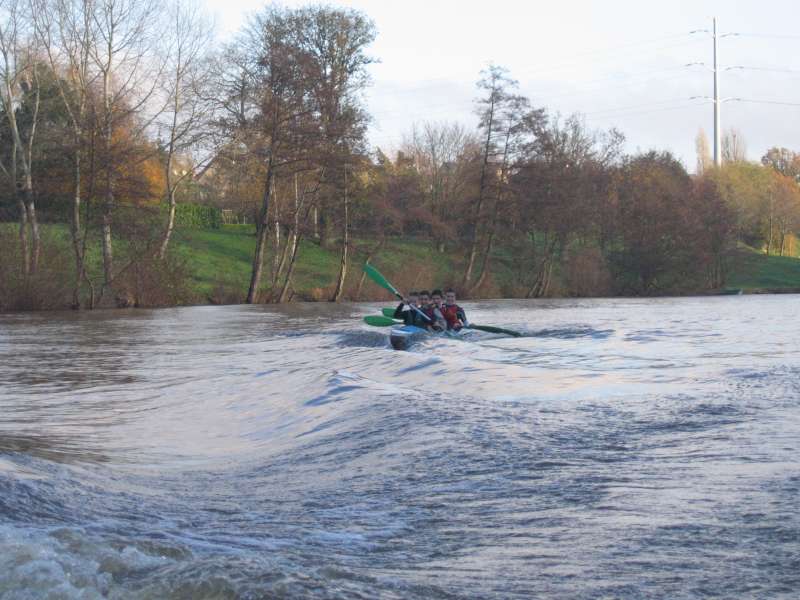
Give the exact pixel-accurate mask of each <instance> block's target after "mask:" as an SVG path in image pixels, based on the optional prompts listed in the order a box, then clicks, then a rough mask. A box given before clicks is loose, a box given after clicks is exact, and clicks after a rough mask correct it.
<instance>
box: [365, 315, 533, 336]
mask: <svg viewBox="0 0 800 600" xmlns="http://www.w3.org/2000/svg"><path fill="white" fill-rule="evenodd" d="M381 312H382V313H383V315H384V316H386V317H393V316H394V309H393V308H384V309H382V310H381ZM467 328H468V329H477V330H478V331H485V332H487V333H502V334H504V335H510V336H512V337H521V336H522V334H521V333H520V332H519V331H512V330H511V329H502V328H501V327H492V326H491V325H475V324H474V323H470V324H469V325H467Z"/></svg>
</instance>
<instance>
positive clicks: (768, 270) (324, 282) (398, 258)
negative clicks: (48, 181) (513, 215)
mask: <svg viewBox="0 0 800 600" xmlns="http://www.w3.org/2000/svg"><path fill="white" fill-rule="evenodd" d="M42 230H43V237H44V238H45V239H47V240H49V241H50V243H52V244H55V245H57V246H58V248H59V253H64V258H65V259H67V260H65V261H64V264H65V265H70V266H71V262H69V259H68V258H67V257H69V256H71V248H70V241H69V230H68V228H67V226H65V225H44V226H43V227H42ZM0 234H2V235H3V236H4V237H5V238H6V239H7V241H12V242H13V239H15V236H16V226H15V225H14V224H12V223H0ZM374 246H375V242H374V241H372V240H359V239H356V240H354V243H353V246H352V248H353V251H352V253H351V255H350V265H349V274H348V280H347V285H346V290H347V294H346V295H345V297H346V298H348V297H349V298H351V299H356V298H355V291H356V289H357V287H358V284H359V280H360V278H361V266H362V265H363V263H364V260H365V259H366V257H367V255H368V254H369V253H370V252H371V251H372V249H373V248H374ZM172 251H173V252H174V253H175V254H177V255H178V256H179V257H180V258H181V259H182V261H183V262H184V264H185V267H186V271H187V273H188V275H189V277H190V287H191V289H192V290H193V291H194V294H195V296H196V301H198V302H206V301H208V299H209V298H210V297H211V296H213V295H214V294H215V291H217V292H218V291H219V290H220V289H224V290H226V291H227V292H228V296H227V298H229V301H235V300H236V298H243V297H244V295H245V293H246V291H247V287H248V284H249V280H250V269H251V265H252V260H253V253H254V251H255V235H254V232H253V228H252V226H245V225H226V226H224V227H223V228H222V229H209V230H202V229H188V228H186V229H179V230H176V232H175V236H174V237H173V246H172ZM339 252H340V251H339V248H338V244H336V245H334V246H333V247H331V248H329V249H328V248H323V247H321V246H319V245H318V244H317V243H315V242H313V241H309V240H306V241H304V242H303V243H302V245H301V247H300V252H299V258H298V264H297V267H296V269H295V275H294V278H293V288H294V289H295V291H296V298H297V299H306V300H325V299H327V298H328V297H329V296H330V295H331V293H332V291H333V287H334V285H335V283H336V277H337V275H338V271H339V260H340V253H339ZM272 260H273V257H272V256H270V255H269V254H268V255H267V257H266V259H265V269H266V272H265V276H266V279H269V273H270V268H271V266H272ZM512 262H513V256H512V255H511V254H510V253H509V252H508V251H506V249H504V248H503V247H499V248H498V249H497V251H496V253H495V258H494V260H493V261H492V276H491V282H490V286H491V287H490V294H491V295H495V296H502V295H511V294H512V292H511V290H514V289H519V286H518V283H517V281H516V275H515V273H514V272H513V270H512V269H511V264H512ZM89 263H90V271H91V274H92V276H93V278H96V279H99V278H100V277H101V275H102V258H101V252H100V246H99V240H97V239H96V238H95V239H93V240H92V243H91V244H90V245H89ZM372 263H373V264H374V265H375V266H376V267H378V268H379V269H380V270H381V271H382V272H383V273H384V274H385V275H386V276H387V277H388V278H389V279H390V280H391V281H392V282H393V283H394V284H395V285H396V286H397V287H398V288H399V289H401V290H405V291H408V290H411V289H423V288H428V289H431V288H434V287H446V286H454V287H458V284H459V282H460V277H461V274H462V273H463V257H461V256H460V255H459V254H458V253H444V254H443V253H440V252H437V251H436V249H435V248H434V247H433V246H432V245H431V244H429V243H428V242H426V241H419V240H414V239H410V238H397V239H392V240H389V241H388V242H387V243H386V245H385V246H384V247H383V249H382V250H381V251H380V252H379V253H378V254H377V255H375V256H373V257H372ZM514 286H517V287H516V288H515V287H514ZM727 287H728V288H738V289H742V290H743V291H745V292H758V291H790V290H798V291H800V259H798V258H794V257H780V256H765V255H764V254H763V253H762V252H758V251H756V250H754V249H752V248H748V247H744V246H742V247H740V248H738V249H737V250H736V252H735V253H734V254H733V255H732V257H731V261H730V271H729V276H728V282H727ZM387 298H388V293H387V292H385V291H384V290H382V289H380V288H378V287H377V286H375V285H374V284H372V283H371V282H370V281H369V280H366V281H365V282H364V283H363V287H362V290H361V293H360V295H359V296H358V299H363V300H367V299H376V300H377V299H387Z"/></svg>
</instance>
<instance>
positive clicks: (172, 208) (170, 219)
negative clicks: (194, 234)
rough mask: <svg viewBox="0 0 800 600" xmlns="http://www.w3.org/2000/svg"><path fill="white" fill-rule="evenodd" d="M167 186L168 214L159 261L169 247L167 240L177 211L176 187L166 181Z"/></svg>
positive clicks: (164, 256)
mask: <svg viewBox="0 0 800 600" xmlns="http://www.w3.org/2000/svg"><path fill="white" fill-rule="evenodd" d="M167 186H168V187H169V188H170V190H169V214H168V215H167V226H166V227H165V228H164V237H163V238H162V239H161V246H160V248H159V249H158V258H159V259H160V260H164V259H165V258H166V256H167V247H168V246H169V240H170V238H171V237H172V231H173V230H174V229H175V210H176V209H177V207H178V206H177V200H176V193H175V192H176V191H177V188H176V186H172V185H170V184H169V180H167Z"/></svg>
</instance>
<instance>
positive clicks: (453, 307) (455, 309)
mask: <svg viewBox="0 0 800 600" xmlns="http://www.w3.org/2000/svg"><path fill="white" fill-rule="evenodd" d="M439 310H441V312H442V316H443V317H444V319H445V321H447V328H448V329H455V328H456V327H458V326H459V322H458V321H459V319H460V318H461V315H462V314H463V311H462V310H461V307H460V306H459V305H458V304H444V305H442V307H441V308H440V309H439Z"/></svg>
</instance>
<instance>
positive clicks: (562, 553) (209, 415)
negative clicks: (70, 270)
mask: <svg viewBox="0 0 800 600" xmlns="http://www.w3.org/2000/svg"><path fill="white" fill-rule="evenodd" d="M379 308H380V307H379V306H378V305H374V304H373V305H351V306H347V305H345V306H335V305H328V304H307V305H304V304H298V305H289V306H284V307H195V308H183V309H170V310H161V311H109V312H104V311H97V312H92V313H59V314H30V315H27V314H26V315H0V382H2V385H1V386H0V597H2V598H37V597H58V598H62V597H65V598H68V597H76V598H95V597H96V598H102V597H106V598H107V597H110V598H130V597H134V598H228V597H230V598H236V597H242V598H248V597H249V598H261V597H265V596H288V597H303V598H306V597H320V598H327V597H337V598H338V597H370V598H371V597H376V596H377V597H390V598H391V597H396V598H408V597H420V598H431V597H476V596H477V597H487V596H496V597H503V598H506V597H521V598H527V597H531V596H535V597H573V598H597V597H628V598H641V597H663V598H675V597H695V596H727V597H781V596H783V597H787V598H788V597H791V596H792V594H793V593H794V592H795V591H796V590H797V589H798V586H800V575H798V573H800V563H798V556H800V543H799V542H798V540H800V517H798V515H797V510H796V509H797V498H798V492H799V491H800V465H798V460H797V456H798V441H797V440H798V439H800V410H799V408H800V406H799V405H800V400H799V399H800V393H798V392H800V377H798V375H800V358H798V356H797V353H796V337H797V331H796V327H795V323H797V322H798V316H799V315H798V310H799V309H798V303H797V299H796V298H795V297H792V296H782V297H724V298H687V299H659V300H560V301H539V302H519V301H502V302H483V303H478V304H474V305H471V306H470V305H468V306H467V308H468V311H469V314H470V317H471V319H472V320H473V321H475V322H479V323H485V324H492V325H498V326H502V327H508V328H512V329H519V330H522V331H523V332H525V333H526V336H525V337H522V338H504V337H502V336H496V335H489V334H483V333H475V334H470V335H469V336H467V338H466V339H465V340H452V339H431V340H426V341H424V342H422V343H420V344H418V345H417V346H415V347H414V348H412V350H411V351H410V352H395V351H393V350H391V348H390V347H389V346H388V344H387V340H386V330H382V329H375V328H372V329H370V328H369V327H367V326H366V325H364V324H363V323H361V321H360V317H361V316H363V315H365V314H377V312H378V311H379Z"/></svg>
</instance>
